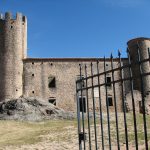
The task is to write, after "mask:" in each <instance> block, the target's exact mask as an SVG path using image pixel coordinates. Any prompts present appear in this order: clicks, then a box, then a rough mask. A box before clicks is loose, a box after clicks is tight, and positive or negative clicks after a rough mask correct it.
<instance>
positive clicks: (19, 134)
mask: <svg viewBox="0 0 150 150" xmlns="http://www.w3.org/2000/svg"><path fill="white" fill-rule="evenodd" d="M69 126H73V127H76V126H77V122H76V120H73V121H68V120H55V121H54V120H53V121H45V122H36V123H34V122H18V121H0V136H1V138H0V147H3V146H8V145H17V146H19V145H23V144H34V143H36V142H40V141H41V140H42V137H43V136H44V135H47V134H49V133H54V135H55V136H54V137H50V138H49V139H50V140H53V139H54V140H56V138H58V136H59V133H62V132H66V131H67V127H69ZM64 136H65V137H66V135H64ZM61 138H62V139H63V140H64V137H63V136H62V137H61ZM59 140H60V139H59Z"/></svg>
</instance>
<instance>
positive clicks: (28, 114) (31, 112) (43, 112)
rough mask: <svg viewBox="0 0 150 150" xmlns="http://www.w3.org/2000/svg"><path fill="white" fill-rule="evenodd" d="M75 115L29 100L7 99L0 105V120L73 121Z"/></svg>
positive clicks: (50, 105) (40, 101) (37, 100)
mask: <svg viewBox="0 0 150 150" xmlns="http://www.w3.org/2000/svg"><path fill="white" fill-rule="evenodd" d="M75 117H76V114H75V113H73V112H66V111H64V110H63V109H60V108H58V107H56V106H54V105H52V104H50V103H48V102H44V101H43V100H40V99H36V98H33V97H30V98H19V99H9V100H6V101H5V102H2V103H1V104H0V119H10V120H27V121H40V120H45V119H74V118H75Z"/></svg>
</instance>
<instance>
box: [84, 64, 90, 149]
mask: <svg viewBox="0 0 150 150" xmlns="http://www.w3.org/2000/svg"><path fill="white" fill-rule="evenodd" d="M85 78H86V80H85V87H86V99H87V117H88V134H89V135H88V136H89V149H90V150H91V129H90V115H89V96H88V89H87V85H88V82H87V66H86V65H85Z"/></svg>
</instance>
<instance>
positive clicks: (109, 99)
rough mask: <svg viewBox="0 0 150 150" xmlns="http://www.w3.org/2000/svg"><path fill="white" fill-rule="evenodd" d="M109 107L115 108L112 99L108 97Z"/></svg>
mask: <svg viewBox="0 0 150 150" xmlns="http://www.w3.org/2000/svg"><path fill="white" fill-rule="evenodd" d="M108 106H113V100H112V97H108Z"/></svg>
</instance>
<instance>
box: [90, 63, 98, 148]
mask: <svg viewBox="0 0 150 150" xmlns="http://www.w3.org/2000/svg"><path fill="white" fill-rule="evenodd" d="M91 76H92V78H91V83H92V99H93V115H94V133H95V149H96V150H97V129H96V115H95V99H94V83H93V64H92V63H91Z"/></svg>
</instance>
